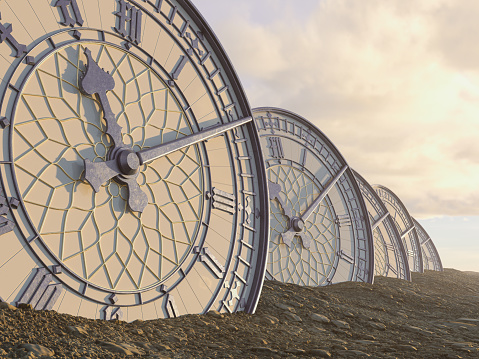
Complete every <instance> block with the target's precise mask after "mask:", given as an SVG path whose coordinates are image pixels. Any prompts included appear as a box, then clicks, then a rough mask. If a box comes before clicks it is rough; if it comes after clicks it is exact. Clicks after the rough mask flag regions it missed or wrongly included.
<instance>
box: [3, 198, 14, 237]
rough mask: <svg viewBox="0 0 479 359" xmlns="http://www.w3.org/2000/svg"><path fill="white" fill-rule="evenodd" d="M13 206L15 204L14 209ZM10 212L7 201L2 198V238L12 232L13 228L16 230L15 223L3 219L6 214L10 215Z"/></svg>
mask: <svg viewBox="0 0 479 359" xmlns="http://www.w3.org/2000/svg"><path fill="white" fill-rule="evenodd" d="M13 200H14V199H13V198H12V202H13ZM17 201H18V200H17ZM15 203H16V202H15ZM13 206H14V203H12V207H13ZM8 210H9V207H8V204H7V199H6V198H5V197H3V196H0V236H1V235H2V234H5V233H8V232H10V231H12V230H13V228H15V223H14V222H13V221H11V220H9V219H8V218H6V217H3V216H4V215H5V214H7V213H8Z"/></svg>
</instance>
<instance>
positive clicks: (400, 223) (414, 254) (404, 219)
mask: <svg viewBox="0 0 479 359" xmlns="http://www.w3.org/2000/svg"><path fill="white" fill-rule="evenodd" d="M373 188H374V190H375V191H376V193H377V194H378V196H379V198H380V199H381V200H382V201H383V203H384V205H385V206H386V208H387V210H388V212H389V216H390V217H391V218H392V219H393V220H394V224H395V225H396V228H397V230H398V232H399V235H400V236H401V240H402V243H403V246H404V250H405V251H406V255H407V257H408V263H409V269H410V271H411V272H420V273H422V272H423V259H422V253H421V246H420V243H419V238H418V235H417V232H416V228H415V227H414V223H413V220H412V218H411V216H410V215H409V212H408V211H407V209H406V207H405V206H404V204H403V203H402V202H401V200H400V199H399V198H398V197H397V196H396V195H395V194H394V193H393V192H392V191H391V190H390V189H388V188H386V187H384V186H380V185H373Z"/></svg>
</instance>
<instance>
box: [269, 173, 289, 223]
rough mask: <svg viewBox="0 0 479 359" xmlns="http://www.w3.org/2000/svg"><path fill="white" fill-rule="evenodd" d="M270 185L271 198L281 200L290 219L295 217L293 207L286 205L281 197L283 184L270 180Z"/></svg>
mask: <svg viewBox="0 0 479 359" xmlns="http://www.w3.org/2000/svg"><path fill="white" fill-rule="evenodd" d="M268 187H269V199H270V200H274V199H276V200H277V201H278V202H279V204H280V206H281V208H282V209H283V212H284V215H285V216H286V217H288V220H290V219H291V218H293V214H292V213H291V209H290V208H289V207H286V205H285V204H284V202H283V200H282V199H281V198H280V197H279V193H280V192H281V185H280V184H278V183H274V182H271V181H268Z"/></svg>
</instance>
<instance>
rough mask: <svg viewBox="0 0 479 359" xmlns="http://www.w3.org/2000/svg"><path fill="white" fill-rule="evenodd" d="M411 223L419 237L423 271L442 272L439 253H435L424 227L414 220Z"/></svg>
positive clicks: (435, 250)
mask: <svg viewBox="0 0 479 359" xmlns="http://www.w3.org/2000/svg"><path fill="white" fill-rule="evenodd" d="M412 221H413V222H414V227H416V231H417V234H418V236H419V243H420V244H421V253H422V260H423V265H424V269H428V270H435V271H438V272H442V271H443V270H444V268H443V267H442V262H441V257H440V256H439V252H438V251H437V249H436V246H435V245H434V242H433V241H432V239H431V237H429V234H427V232H426V230H425V229H424V227H423V226H421V224H420V223H419V222H418V221H417V220H416V219H414V218H413V219H412Z"/></svg>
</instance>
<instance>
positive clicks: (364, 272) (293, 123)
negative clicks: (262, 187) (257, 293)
mask: <svg viewBox="0 0 479 359" xmlns="http://www.w3.org/2000/svg"><path fill="white" fill-rule="evenodd" d="M253 115H254V118H255V120H256V125H257V127H258V131H259V134H260V138H261V147H262V149H263V155H264V157H265V163H266V172H267V177H268V186H269V197H270V227H271V233H270V242H269V260H268V265H267V278H268V279H275V280H278V281H281V282H284V283H295V284H299V285H308V286H317V285H326V284H330V283H336V282H343V281H364V282H370V283H371V282H372V280H373V275H374V252H373V241H372V234H371V227H370V224H369V219H368V214H367V211H366V207H365V204H364V201H363V199H362V196H361V192H360V191H359V188H358V186H357V183H356V181H355V179H354V176H353V173H352V171H351V170H350V169H349V167H348V165H347V164H346V161H345V160H344V158H343V157H342V156H341V154H340V153H339V152H338V150H337V149H336V148H335V147H334V146H333V145H332V143H331V142H330V141H329V140H328V139H327V138H326V136H324V135H323V133H321V131H319V130H318V129H317V128H316V127H314V125H312V124H311V123H310V122H308V121H307V120H305V119H303V118H301V117H300V116H298V115H296V114H294V113H291V112H289V111H286V110H281V109H276V108H258V109H254V110H253Z"/></svg>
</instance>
